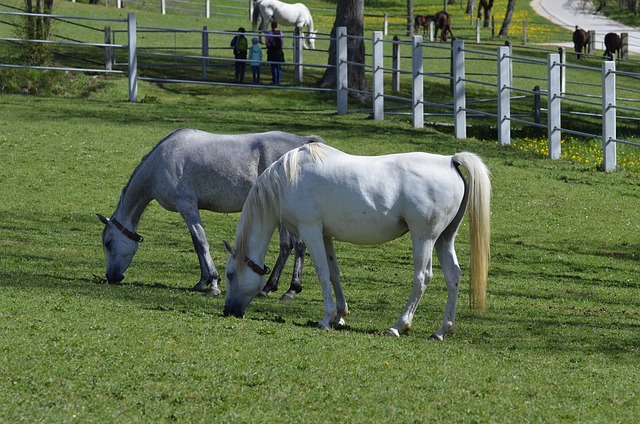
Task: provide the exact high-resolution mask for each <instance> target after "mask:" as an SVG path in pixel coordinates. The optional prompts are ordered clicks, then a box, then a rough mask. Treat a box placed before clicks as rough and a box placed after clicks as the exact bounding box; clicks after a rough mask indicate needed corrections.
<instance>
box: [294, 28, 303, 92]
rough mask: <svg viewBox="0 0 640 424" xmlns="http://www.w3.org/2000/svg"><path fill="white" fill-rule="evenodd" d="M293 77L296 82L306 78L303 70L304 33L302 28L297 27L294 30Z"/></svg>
mask: <svg viewBox="0 0 640 424" xmlns="http://www.w3.org/2000/svg"><path fill="white" fill-rule="evenodd" d="M293 35H294V37H293V62H294V68H293V74H294V75H293V79H294V81H295V82H298V83H300V82H302V81H303V80H304V76H303V71H304V69H303V68H304V66H303V65H302V62H303V60H302V59H303V51H304V33H303V32H302V29H301V28H298V27H296V29H295V30H294V32H293Z"/></svg>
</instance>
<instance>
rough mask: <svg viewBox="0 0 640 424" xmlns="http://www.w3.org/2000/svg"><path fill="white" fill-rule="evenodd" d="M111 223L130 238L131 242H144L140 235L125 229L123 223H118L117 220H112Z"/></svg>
mask: <svg viewBox="0 0 640 424" xmlns="http://www.w3.org/2000/svg"><path fill="white" fill-rule="evenodd" d="M110 221H111V222H112V223H113V225H115V227H116V228H117V229H118V230H120V231H122V234H124V235H125V236H127V237H129V238H130V239H131V240H133V241H135V242H137V243H142V240H144V239H143V238H142V236H141V235H140V234H138V233H135V232H133V231H131V230H128V229H126V228H125V227H124V225H122V224H121V223H119V222H118V220H117V219H115V218H111V220H110Z"/></svg>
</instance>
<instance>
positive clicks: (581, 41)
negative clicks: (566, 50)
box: [573, 25, 591, 60]
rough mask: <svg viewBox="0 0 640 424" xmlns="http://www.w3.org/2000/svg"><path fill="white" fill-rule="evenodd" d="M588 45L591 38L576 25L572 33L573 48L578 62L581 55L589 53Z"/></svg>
mask: <svg viewBox="0 0 640 424" xmlns="http://www.w3.org/2000/svg"><path fill="white" fill-rule="evenodd" d="M590 43H591V36H590V35H589V32H588V31H585V30H584V29H582V28H580V27H579V26H577V25H576V30H575V31H573V48H574V50H575V52H576V58H577V59H578V60H580V58H581V56H582V53H585V54H586V53H588V52H589V44H590Z"/></svg>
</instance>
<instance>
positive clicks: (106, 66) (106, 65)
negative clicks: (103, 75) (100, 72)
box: [104, 26, 113, 71]
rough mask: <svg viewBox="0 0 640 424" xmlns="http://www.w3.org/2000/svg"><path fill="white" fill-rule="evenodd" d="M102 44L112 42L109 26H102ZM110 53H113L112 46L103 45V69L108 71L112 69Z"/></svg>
mask: <svg viewBox="0 0 640 424" xmlns="http://www.w3.org/2000/svg"><path fill="white" fill-rule="evenodd" d="M104 44H113V43H112V42H111V27H110V26H106V27H104ZM112 55H113V48H112V47H105V48H104V69H106V70H107V71H110V70H111V69H113V66H112V63H113V62H112V59H113V58H112Z"/></svg>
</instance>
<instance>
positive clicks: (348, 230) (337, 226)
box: [323, 212, 408, 244]
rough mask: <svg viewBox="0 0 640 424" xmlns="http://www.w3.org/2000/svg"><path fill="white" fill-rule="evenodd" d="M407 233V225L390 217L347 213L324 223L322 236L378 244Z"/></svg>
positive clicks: (350, 241) (357, 242)
mask: <svg viewBox="0 0 640 424" xmlns="http://www.w3.org/2000/svg"><path fill="white" fill-rule="evenodd" d="M407 231H408V228H407V223H406V222H404V221H403V220H401V219H395V218H390V217H380V216H377V217H371V216H367V214H366V213H360V214H358V213H357V212H356V213H347V214H343V215H342V216H341V217H340V219H337V220H332V221H331V222H330V223H327V222H325V223H324V226H323V234H324V235H325V236H330V237H333V238H335V239H337V240H341V241H346V242H349V243H354V244H380V243H385V242H388V241H391V240H394V239H396V238H398V237H400V236H402V235H403V234H405V233H406V232H407Z"/></svg>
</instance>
